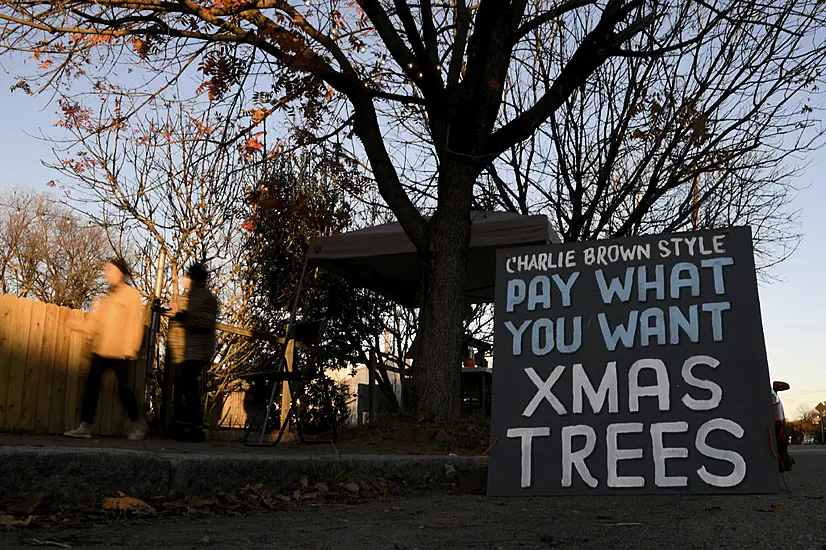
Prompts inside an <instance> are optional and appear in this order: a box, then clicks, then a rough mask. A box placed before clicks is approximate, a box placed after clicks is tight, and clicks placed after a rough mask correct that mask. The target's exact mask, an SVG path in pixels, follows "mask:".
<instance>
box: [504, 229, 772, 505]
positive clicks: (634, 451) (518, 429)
mask: <svg viewBox="0 0 826 550" xmlns="http://www.w3.org/2000/svg"><path fill="white" fill-rule="evenodd" d="M495 322H496V328H495V339H496V342H495V352H494V371H493V372H494V374H493V418H492V426H491V432H492V437H493V438H494V440H495V444H494V445H493V447H492V449H491V453H490V469H489V479H488V494H490V495H559V494H609V493H610V494H616V493H762V492H775V491H778V490H779V489H780V474H779V472H778V465H777V459H776V457H775V449H774V417H773V412H772V408H771V407H772V404H771V398H770V396H771V393H770V384H769V374H768V362H767V359H766V347H765V341H764V339H763V329H762V323H761V319H760V304H759V301H758V295H757V280H756V276H755V268H754V256H753V251H752V243H751V230H750V229H749V228H742V227H741V228H735V229H731V230H719V231H705V232H697V233H689V234H679V235H656V236H649V237H639V238H629V239H623V240H620V241H615V240H612V241H598V242H589V243H571V244H564V245H549V246H541V247H531V248H522V249H514V250H502V251H500V252H499V254H498V257H497V273H496V312H495Z"/></svg>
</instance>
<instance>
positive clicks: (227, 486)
mask: <svg viewBox="0 0 826 550" xmlns="http://www.w3.org/2000/svg"><path fill="white" fill-rule="evenodd" d="M446 464H450V465H452V466H453V467H454V468H456V470H457V471H460V472H478V471H480V470H483V469H485V468H486V467H487V457H483V456H444V455H341V456H339V455H311V454H304V453H301V454H286V453H277V454H276V453H273V454H270V455H260V454H253V455H251V454H243V453H231V454H228V453H222V454H208V453H187V454H172V453H152V452H146V451H133V450H129V449H88V448H66V447H63V448H42V447H26V446H14V447H12V446H9V447H0V465H1V466H0V506H6V505H7V504H9V503H13V502H21V501H23V500H25V499H26V498H27V497H28V496H29V495H30V494H33V493H36V494H41V495H44V496H48V497H52V498H55V499H57V500H60V501H66V502H72V501H74V502H77V501H82V500H90V499H93V498H95V497H101V496H115V495H117V493H118V492H119V491H123V492H124V493H126V494H127V495H129V496H135V497H138V498H149V497H153V496H160V495H166V494H169V493H171V492H174V493H185V494H188V495H207V494H215V493H218V492H222V491H232V490H236V489H239V488H241V487H243V486H244V485H247V484H249V483H263V484H265V485H267V486H272V487H280V486H285V485H289V484H291V483H295V482H297V481H299V480H300V479H301V477H302V476H305V475H309V476H335V475H341V474H351V475H365V476H402V477H404V479H405V480H408V481H410V482H417V481H424V480H425V479H433V478H437V477H440V476H444V475H445V465H446Z"/></svg>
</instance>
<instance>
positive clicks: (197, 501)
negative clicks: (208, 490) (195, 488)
mask: <svg viewBox="0 0 826 550" xmlns="http://www.w3.org/2000/svg"><path fill="white" fill-rule="evenodd" d="M186 503H187V504H188V505H189V506H192V507H194V508H199V507H201V506H214V505H215V504H217V503H218V499H217V498H214V497H209V498H199V497H190V498H188V499H186Z"/></svg>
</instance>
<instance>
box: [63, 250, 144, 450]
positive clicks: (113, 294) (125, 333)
mask: <svg viewBox="0 0 826 550" xmlns="http://www.w3.org/2000/svg"><path fill="white" fill-rule="evenodd" d="M103 273H104V275H105V276H106V280H107V281H108V283H109V292H108V293H107V294H106V295H104V296H103V297H102V298H100V299H99V300H98V301H97V302H96V304H95V307H94V308H93V310H92V312H91V313H90V314H89V316H88V317H87V319H86V320H85V321H84V322H81V323H75V322H73V321H69V322H67V323H66V327H67V328H69V329H71V330H75V331H80V332H84V333H86V334H87V335H89V336H90V337H91V351H92V357H91V361H90V364H89V375H88V376H87V377H86V385H85V389H84V391H83V401H82V404H81V409H80V420H81V422H80V426H78V427H77V428H75V429H74V430H69V431H68V432H66V433H65V434H63V435H66V436H69V437H83V438H89V437H91V436H92V428H91V427H92V424H93V423H94V420H95V411H96V410H97V406H98V398H99V397H100V386H101V379H102V378H103V375H104V373H105V372H106V371H107V370H112V371H114V372H115V376H116V378H117V381H118V394H119V395H120V400H121V403H122V404H123V407H124V408H125V409H126V413H127V414H128V415H129V419H130V420H131V421H132V430H131V432H130V433H129V439H131V440H140V439H143V438H145V437H146V434H147V432H148V431H149V427H148V426H147V424H146V421H144V419H143V417H142V415H140V414H139V411H138V403H137V400H136V399H135V393H134V391H133V390H132V387H131V385H130V384H129V380H128V374H129V370H130V369H129V367H130V366H131V364H132V362H133V361H134V360H135V359H137V358H138V351H139V350H140V347H141V342H142V340H143V328H144V307H143V301H142V299H141V295H140V293H139V292H138V291H137V290H135V289H134V288H133V287H131V286H130V285H129V284H127V279H129V278H130V277H131V274H130V271H129V266H128V265H127V263H126V261H124V260H123V258H113V259H112V260H110V261H109V262H108V263H107V264H106V266H105V267H104V270H103Z"/></svg>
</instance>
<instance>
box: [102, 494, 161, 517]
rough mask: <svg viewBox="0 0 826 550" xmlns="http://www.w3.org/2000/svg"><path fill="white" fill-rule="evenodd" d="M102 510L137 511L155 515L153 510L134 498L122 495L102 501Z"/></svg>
mask: <svg viewBox="0 0 826 550" xmlns="http://www.w3.org/2000/svg"><path fill="white" fill-rule="evenodd" d="M103 509H104V510H123V511H129V510H138V511H146V512H151V513H153V514H154V513H155V508H153V507H152V506H150V505H148V504H147V503H145V502H144V501H142V500H141V499H139V498H135V497H127V496H125V495H124V494H123V493H121V496H119V497H110V498H107V499H105V500H104V501H103Z"/></svg>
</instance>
